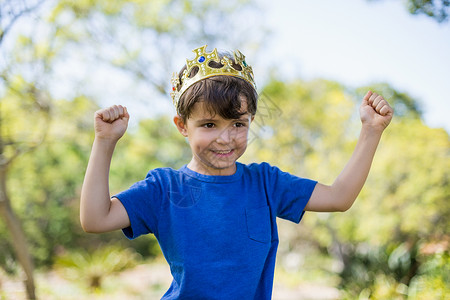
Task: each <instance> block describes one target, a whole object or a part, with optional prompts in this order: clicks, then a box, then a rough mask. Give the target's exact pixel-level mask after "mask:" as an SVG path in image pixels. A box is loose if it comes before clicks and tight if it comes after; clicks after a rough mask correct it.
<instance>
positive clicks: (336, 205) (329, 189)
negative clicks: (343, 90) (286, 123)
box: [305, 91, 394, 212]
mask: <svg viewBox="0 0 450 300" xmlns="http://www.w3.org/2000/svg"><path fill="white" fill-rule="evenodd" d="M393 114H394V111H393V109H392V108H391V107H390V106H389V103H387V101H386V100H385V99H384V98H383V97H382V96H380V95H378V94H376V93H372V92H371V91H369V92H367V94H366V95H365V96H364V99H363V101H362V103H361V107H360V115H361V122H362V128H361V133H360V136H359V139H358V142H357V144H356V147H355V150H354V152H353V154H352V156H351V158H350V160H349V162H348V163H347V165H346V166H345V168H344V169H343V170H342V172H341V173H340V174H339V176H338V177H337V178H336V180H335V181H334V183H333V184H332V185H331V186H328V185H324V184H321V183H318V184H317V185H316V187H315V189H314V191H313V193H312V195H311V199H310V200H309V202H308V204H307V205H306V208H305V210H307V211H321V212H334V211H346V210H348V209H349V208H350V207H351V206H352V205H353V202H355V200H356V197H357V196H358V194H359V192H360V191H361V189H362V187H363V185H364V183H365V181H366V179H367V175H368V174H369V170H370V166H371V164H372V161H373V157H374V155H375V151H376V149H377V146H378V142H379V141H380V138H381V135H382V133H383V131H384V129H385V128H386V127H387V126H388V125H389V123H390V122H391V119H392V116H393Z"/></svg>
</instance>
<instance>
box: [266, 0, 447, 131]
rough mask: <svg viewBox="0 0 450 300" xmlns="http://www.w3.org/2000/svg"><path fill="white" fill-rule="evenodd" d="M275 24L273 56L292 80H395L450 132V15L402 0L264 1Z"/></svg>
mask: <svg viewBox="0 0 450 300" xmlns="http://www.w3.org/2000/svg"><path fill="white" fill-rule="evenodd" d="M259 3H260V5H261V8H262V11H263V12H264V15H263V17H264V18H266V20H265V24H266V26H267V27H268V28H269V29H270V30H271V31H272V35H271V38H270V43H268V45H267V46H265V47H264V52H266V54H263V56H264V57H265V59H268V61H270V62H271V63H274V62H275V63H276V64H277V69H279V73H282V74H283V75H284V76H286V78H287V79H289V78H291V79H293V78H302V79H313V78H326V79H330V80H336V81H337V82H340V83H342V84H344V85H347V86H349V87H358V86H363V85H368V84H370V83H374V82H387V83H389V84H390V85H391V86H393V87H394V88H395V89H397V90H399V91H402V92H406V93H408V94H409V95H411V96H412V97H413V98H414V99H417V100H419V101H420V104H421V107H422V109H423V111H424V119H425V122H426V124H427V125H429V126H431V127H443V128H445V129H446V130H447V132H450V117H449V116H448V115H449V114H450V99H449V97H448V96H447V95H446V93H447V91H448V88H449V86H450V22H447V23H444V24H439V23H437V22H436V21H434V20H433V19H431V18H429V17H426V16H414V15H411V14H409V13H408V11H407V10H406V8H405V6H404V1H401V0H379V1H368V0H347V1H336V0H316V1H307V0H297V1H294V0H278V1H267V0H259Z"/></svg>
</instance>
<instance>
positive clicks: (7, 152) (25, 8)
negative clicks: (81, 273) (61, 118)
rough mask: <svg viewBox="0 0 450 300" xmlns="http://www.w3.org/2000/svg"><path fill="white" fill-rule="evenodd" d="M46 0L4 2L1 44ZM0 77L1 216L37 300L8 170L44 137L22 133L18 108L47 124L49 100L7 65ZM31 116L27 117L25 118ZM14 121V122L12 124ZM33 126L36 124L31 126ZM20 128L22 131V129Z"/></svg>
mask: <svg viewBox="0 0 450 300" xmlns="http://www.w3.org/2000/svg"><path fill="white" fill-rule="evenodd" d="M42 2H43V1H34V2H33V1H29V2H28V1H20V2H17V1H16V2H15V3H14V4H13V3H12V1H6V2H2V4H1V6H0V20H1V22H0V46H2V44H3V42H4V39H5V37H6V35H7V34H8V33H9V31H10V30H11V28H12V27H13V25H14V24H15V23H16V22H17V20H18V19H19V18H22V17H23V16H25V15H26V14H28V13H30V12H32V11H34V10H35V9H37V8H38V7H39V5H41V4H42ZM0 79H1V82H2V86H3V87H6V91H5V92H4V94H3V95H1V102H0V215H1V216H2V219H3V220H5V222H6V226H7V227H8V229H9V231H10V236H11V238H12V244H13V248H14V251H15V254H16V257H17V259H18V261H19V263H20V264H21V266H22V268H23V271H24V273H25V276H26V280H25V287H26V291H27V295H28V298H29V299H35V298H36V295H35V283H34V276H33V269H34V266H33V262H32V259H31V256H30V253H29V250H28V245H27V240H26V236H25V233H24V231H23V228H22V226H21V222H20V220H19V218H18V217H17V216H16V214H15V213H14V210H13V209H12V207H11V202H10V195H9V192H8V189H7V177H8V169H9V167H10V165H11V164H12V162H13V161H14V160H15V159H16V158H17V157H18V156H19V155H21V154H23V153H26V152H30V151H32V150H33V149H35V148H36V147H37V146H38V145H39V144H40V143H42V141H43V138H44V137H45V129H44V132H43V134H39V133H36V132H32V131H33V130H32V131H31V132H26V131H27V130H25V132H21V136H20V135H19V136H18V135H17V129H18V128H20V129H23V128H24V125H25V124H24V123H26V121H24V120H22V121H19V122H18V120H17V119H15V120H14V117H12V116H18V115H19V114H20V113H17V112H18V111H19V112H20V111H27V112H34V113H35V114H37V115H38V118H39V117H42V119H43V120H44V127H45V124H48V111H49V107H48V102H47V99H46V95H45V93H42V91H41V90H40V89H39V88H38V87H37V86H36V85H35V84H33V83H28V82H26V81H25V80H23V78H21V77H20V76H17V75H16V74H13V73H12V72H11V70H10V69H9V67H8V65H5V66H2V67H1V69H0ZM27 119H28V120H29V118H25V120H27ZM12 123H14V124H12ZM31 127H33V126H31ZM20 129H19V131H20Z"/></svg>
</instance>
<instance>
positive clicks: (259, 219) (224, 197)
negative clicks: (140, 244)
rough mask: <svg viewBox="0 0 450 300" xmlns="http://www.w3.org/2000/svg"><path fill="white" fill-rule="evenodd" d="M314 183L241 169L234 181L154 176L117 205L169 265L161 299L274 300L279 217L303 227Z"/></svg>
mask: <svg viewBox="0 0 450 300" xmlns="http://www.w3.org/2000/svg"><path fill="white" fill-rule="evenodd" d="M315 185H316V182H315V181H312V180H309V179H304V178H299V177H297V176H294V175H291V174H289V173H285V172H282V171H281V170H280V169H278V168H277V167H272V166H270V165H269V164H267V163H261V164H250V165H244V164H241V163H236V173H235V174H233V175H230V176H209V175H203V174H199V173H196V172H194V171H192V170H190V169H188V168H187V167H186V166H184V167H182V168H181V169H180V170H174V169H170V168H161V169H155V170H151V171H150V172H149V173H148V174H147V177H146V178H145V179H144V180H142V181H140V182H137V183H135V184H134V185H133V186H132V187H130V188H129V189H128V190H126V191H124V192H121V193H119V194H118V195H116V196H115V197H117V198H118V199H119V200H120V201H121V202H122V203H123V205H124V207H125V209H126V211H127V213H128V216H129V218H130V223H131V226H130V227H128V228H125V229H123V232H124V233H125V235H126V236H127V237H128V238H130V239H133V238H136V237H138V236H140V235H142V234H147V233H153V234H154V235H155V236H156V238H157V240H158V242H159V245H160V247H161V250H162V252H163V254H164V257H165V258H166V260H167V262H168V263H169V265H170V271H171V273H172V276H173V281H172V284H171V286H170V288H169V290H168V291H167V292H166V293H165V295H164V296H163V298H162V299H196V300H198V299H227V300H229V299H258V300H259V299H270V298H271V295H272V285H273V276H274V269H275V258H276V251H277V247H278V232H277V225H276V217H280V218H283V219H287V220H290V221H293V222H296V223H298V222H300V220H301V218H302V216H303V213H304V211H303V210H304V208H305V206H306V204H307V203H308V200H309V198H310V196H311V194H312V192H313V190H314V187H315Z"/></svg>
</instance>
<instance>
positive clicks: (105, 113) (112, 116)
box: [94, 105, 130, 142]
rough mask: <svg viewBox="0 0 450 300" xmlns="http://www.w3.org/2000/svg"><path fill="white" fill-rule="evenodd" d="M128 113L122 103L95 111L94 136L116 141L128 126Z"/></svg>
mask: <svg viewBox="0 0 450 300" xmlns="http://www.w3.org/2000/svg"><path fill="white" fill-rule="evenodd" d="M129 119H130V115H129V114H128V111H127V108H126V107H124V106H122V105H113V106H111V107H108V108H104V109H101V110H98V111H96V112H95V118H94V128H95V137H96V138H100V139H108V140H111V141H113V142H117V141H118V140H119V139H120V138H121V137H122V136H123V134H124V133H125V131H126V130H127V127H128V120H129Z"/></svg>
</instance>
